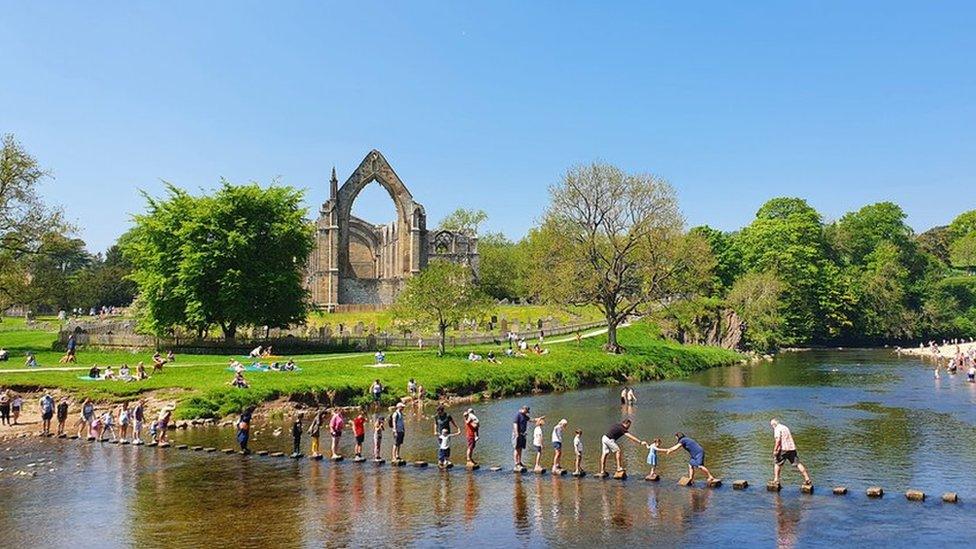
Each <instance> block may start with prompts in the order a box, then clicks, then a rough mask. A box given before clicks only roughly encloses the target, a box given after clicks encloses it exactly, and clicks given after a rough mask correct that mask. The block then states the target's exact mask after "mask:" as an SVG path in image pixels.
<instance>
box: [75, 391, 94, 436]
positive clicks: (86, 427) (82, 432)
mask: <svg viewBox="0 0 976 549" xmlns="http://www.w3.org/2000/svg"><path fill="white" fill-rule="evenodd" d="M93 421H95V405H94V404H93V403H92V401H91V399H90V398H86V399H85V401H84V402H83V403H82V404H81V417H79V418H78V436H79V437H83V436H87V437H91V436H92V434H91V426H92V422H93ZM86 433H87V434H86Z"/></svg>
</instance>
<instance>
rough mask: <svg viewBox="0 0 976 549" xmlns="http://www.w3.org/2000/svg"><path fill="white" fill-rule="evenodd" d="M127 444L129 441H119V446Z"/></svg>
mask: <svg viewBox="0 0 976 549" xmlns="http://www.w3.org/2000/svg"><path fill="white" fill-rule="evenodd" d="M128 443H129V441H128V440H122V441H119V444H122V445H126V444H128Z"/></svg>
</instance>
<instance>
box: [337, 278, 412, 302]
mask: <svg viewBox="0 0 976 549" xmlns="http://www.w3.org/2000/svg"><path fill="white" fill-rule="evenodd" d="M402 287H403V281H402V280H390V279H386V280H383V279H376V278H373V279H369V278H340V279H339V303H373V304H379V305H392V304H393V301H394V300H395V299H396V296H397V294H398V293H399V292H400V289H401V288H402Z"/></svg>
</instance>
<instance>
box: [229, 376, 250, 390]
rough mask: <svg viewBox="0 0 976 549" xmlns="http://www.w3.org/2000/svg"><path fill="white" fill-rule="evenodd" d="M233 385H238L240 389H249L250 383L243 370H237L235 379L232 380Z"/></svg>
mask: <svg viewBox="0 0 976 549" xmlns="http://www.w3.org/2000/svg"><path fill="white" fill-rule="evenodd" d="M230 385H231V387H237V388H238V389H247V388H248V387H250V385H248V384H247V381H246V380H245V379H244V374H243V373H242V372H237V373H235V374H234V379H232V380H231V381H230Z"/></svg>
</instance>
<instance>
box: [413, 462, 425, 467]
mask: <svg viewBox="0 0 976 549" xmlns="http://www.w3.org/2000/svg"><path fill="white" fill-rule="evenodd" d="M413 466H414V467H427V462H426V461H415V462H413Z"/></svg>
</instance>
